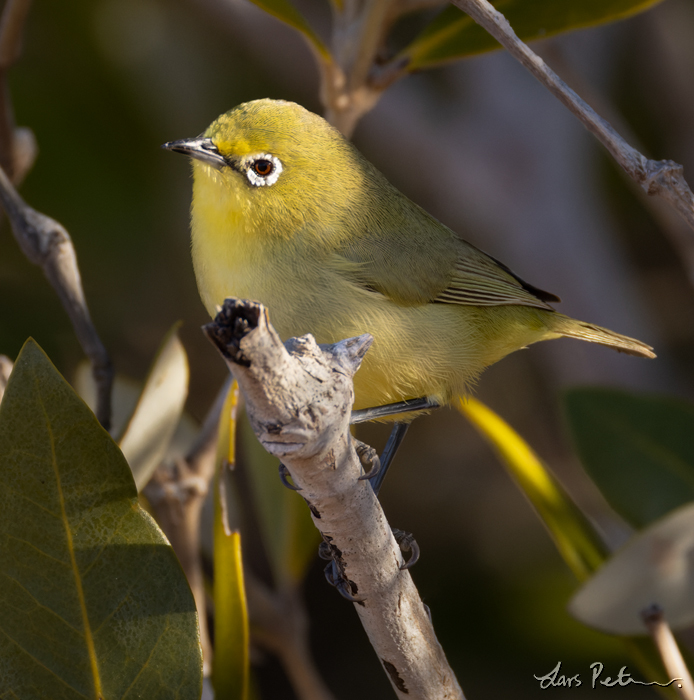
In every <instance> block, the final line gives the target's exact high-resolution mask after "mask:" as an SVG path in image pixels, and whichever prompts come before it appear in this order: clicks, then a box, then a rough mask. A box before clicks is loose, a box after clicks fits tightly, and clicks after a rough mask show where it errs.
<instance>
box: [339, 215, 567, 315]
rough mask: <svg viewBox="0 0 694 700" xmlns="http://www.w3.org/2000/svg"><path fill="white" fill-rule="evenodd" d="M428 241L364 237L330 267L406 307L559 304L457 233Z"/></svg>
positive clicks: (340, 255)
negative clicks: (458, 236) (424, 305)
mask: <svg viewBox="0 0 694 700" xmlns="http://www.w3.org/2000/svg"><path fill="white" fill-rule="evenodd" d="M442 228H443V227H442ZM426 238H430V237H429V236H426V235H425V236H423V237H420V238H417V237H412V236H407V237H400V236H398V235H397V234H395V235H393V239H391V240H390V241H386V240H384V237H362V238H361V239H360V240H359V241H358V243H357V244H352V245H350V246H349V248H343V249H342V250H340V251H339V253H336V254H333V255H332V257H331V260H330V262H329V265H330V267H331V268H332V269H333V270H334V271H336V272H338V273H339V274H341V275H342V276H345V277H348V278H350V279H351V280H352V281H353V282H354V283H355V284H357V285H359V286H360V287H362V288H364V289H367V290H369V291H371V292H378V293H380V294H382V295H384V296H386V297H388V298H389V299H390V300H391V301H393V302H395V303H397V304H402V305H407V306H410V305H422V304H430V303H443V304H464V305H468V306H503V305H509V304H511V305H520V306H534V307H537V308H540V309H551V308H552V307H551V306H549V305H548V304H547V302H558V301H560V300H559V298H558V297H556V296H555V295H554V294H550V293H549V292H544V291H542V290H541V289H538V288H537V287H534V286H532V285H530V284H528V283H527V282H524V281H523V280H522V279H521V278H520V277H518V276H517V275H516V274H515V273H513V272H512V271H511V270H509V269H508V268H507V267H506V266H505V265H504V264H503V263H500V262H498V261H497V260H495V259H494V258H492V257H491V256H489V255H487V254H486V253H483V252H482V251H481V250H479V249H478V248H475V246H473V245H471V244H470V243H467V242H466V241H463V240H461V239H459V238H455V237H453V234H452V232H451V238H450V239H448V240H445V241H444V240H442V239H441V238H438V236H437V237H436V238H438V240H436V238H435V239H434V240H431V239H430V240H426ZM431 238H433V237H431Z"/></svg>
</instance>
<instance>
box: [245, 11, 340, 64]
mask: <svg viewBox="0 0 694 700" xmlns="http://www.w3.org/2000/svg"><path fill="white" fill-rule="evenodd" d="M251 2H252V3H253V4H254V5H257V6H258V7H259V8H260V9H261V10H264V11H265V12H267V13H268V14H269V15H272V16H273V17H276V18H277V19H278V20H280V21H281V22H284V23H285V24H288V25H289V26H290V27H292V28H293V29H296V30H297V31H298V32H300V33H301V34H303V35H304V37H305V38H306V39H307V40H308V42H309V43H310V44H311V46H313V48H314V49H315V50H316V52H317V53H318V55H319V56H320V57H321V58H323V59H324V60H326V61H328V62H330V61H332V58H331V56H330V51H328V48H327V47H326V45H325V44H324V43H323V42H322V41H321V39H320V37H319V36H318V35H317V34H316V33H315V32H314V31H313V29H311V25H310V24H309V23H308V22H307V21H306V20H305V19H304V17H303V15H302V14H301V13H300V12H299V11H298V10H297V9H296V8H295V7H294V5H292V4H291V3H290V2H289V1H288V0H251Z"/></svg>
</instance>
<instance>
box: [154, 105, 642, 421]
mask: <svg viewBox="0 0 694 700" xmlns="http://www.w3.org/2000/svg"><path fill="white" fill-rule="evenodd" d="M165 147H166V148H168V149H170V150H172V151H176V152H180V153H185V154H187V155H188V156H190V157H191V158H192V159H193V166H194V185H193V203H192V250H193V263H194V267H195V274H196V277H197V283H198V287H199V290H200V295H201V297H202V300H203V302H204V304H205V306H206V308H207V310H208V311H209V313H210V314H212V315H214V313H215V306H217V305H220V304H222V302H223V301H224V299H225V298H226V297H231V296H233V297H239V298H248V299H254V300H258V301H261V302H262V303H263V304H265V305H266V306H267V307H268V309H269V311H270V321H271V322H272V324H273V325H274V327H275V328H276V330H277V331H278V333H279V334H280V336H281V337H282V339H283V340H286V339H287V338H289V337H292V336H300V335H303V334H305V333H311V334H313V336H314V337H315V338H316V340H317V342H319V343H333V342H336V341H338V340H342V339H344V338H349V337H352V336H356V335H360V334H362V333H371V334H372V335H373V337H374V343H373V346H372V348H371V349H370V350H369V352H368V353H367V354H366V356H365V358H364V361H363V364H362V367H361V369H360V370H359V371H358V372H357V373H356V375H355V377H354V391H355V404H354V408H355V409H359V408H365V407H371V406H380V405H383V404H390V403H394V402H399V401H403V400H406V399H414V398H420V397H426V398H428V399H429V400H430V401H431V402H432V403H434V402H435V403H439V404H445V403H449V402H451V401H452V400H453V399H454V398H456V397H457V396H460V395H464V394H465V392H466V391H468V390H469V389H470V386H471V385H472V384H473V383H474V381H475V380H476V379H477V377H478V376H479V374H480V372H482V370H483V369H484V368H485V367H488V366H489V365H491V364H493V363H494V362H497V361H498V360H500V359H501V358H502V357H504V356H506V355H508V354H509V353H511V352H513V351H514V350H518V349H519V348H523V347H526V346H527V345H530V344H531V343H536V342H537V341H539V340H549V339H552V338H559V337H561V336H566V337H570V338H578V339H580V340H587V341H589V342H593V343H600V344H602V345H607V346H609V347H613V348H615V349H617V350H619V351H622V352H626V353H629V354H631V355H640V356H642V357H655V355H654V354H653V352H652V349H651V348H650V347H649V346H648V345H645V344H644V343H642V342H640V341H638V340H634V339H632V338H628V337H626V336H623V335H619V334H618V333H614V332H612V331H610V330H607V329H605V328H600V327H599V326H594V325H592V324H590V323H584V322H583V321H577V320H575V319H572V318H569V317H568V316H564V315H562V314H560V313H558V312H556V311H555V310H554V309H553V308H552V307H551V306H550V302H558V301H559V299H558V298H557V297H556V296H554V295H553V294H549V293H547V292H543V291H542V290H540V289H538V288H536V287H534V286H532V285H530V284H527V283H526V282H524V281H523V280H522V279H521V278H520V277H518V276H517V275H516V274H514V273H513V272H511V270H509V269H508V268H507V267H506V266H505V265H503V264H502V263H500V262H499V261H497V260H495V259H494V258H492V257H490V256H489V255H486V254H485V253H483V252H482V251H480V250H479V249H477V248H476V247H475V246H473V245H471V244H470V243H466V242H465V241H464V240H462V239H460V238H459V237H458V236H456V234H455V233H453V231H451V230H450V229H449V228H447V227H446V226H444V225H443V224H441V223H439V222H438V221H437V220H436V219H434V218H433V217H432V216H430V215H429V214H427V212H426V211H424V210H423V209H422V208H421V207H419V206H417V205H416V204H415V203H414V202H412V201H410V200H409V199H408V198H407V197H405V196H404V195H403V194H402V193H400V192H399V191H398V190H397V189H396V188H395V187H393V186H392V185H391V184H390V183H389V182H388V180H386V178H385V177H384V176H383V175H382V174H381V173H380V172H379V171H378V170H377V169H376V168H375V167H374V166H373V165H371V163H369V162H368V161H367V160H366V159H365V158H364V157H363V156H362V155H361V154H360V153H359V152H358V151H357V149H356V148H355V147H354V146H352V145H351V144H350V143H349V142H348V141H347V140H345V139H344V138H343V136H342V135H341V134H340V133H339V132H338V131H337V130H336V129H334V128H333V127H332V126H330V125H329V124H328V123H327V122H326V121H325V120H324V119H322V118H321V117H319V116H317V115H315V114H312V113H311V112H308V111H307V110H305V109H304V108H302V107H300V106H299V105H296V104H293V103H291V102H283V101H276V100H256V101H254V102H248V103H246V104H242V105H239V106H238V107H236V108H234V109H232V110H231V111H230V112H227V113H226V114H223V115H222V116H220V117H219V118H218V119H217V120H216V121H215V122H213V123H212V124H211V126H210V127H209V128H208V129H207V131H206V132H205V133H204V134H203V135H202V136H201V137H199V138H194V139H187V140H181V141H173V142H170V143H168V144H165Z"/></svg>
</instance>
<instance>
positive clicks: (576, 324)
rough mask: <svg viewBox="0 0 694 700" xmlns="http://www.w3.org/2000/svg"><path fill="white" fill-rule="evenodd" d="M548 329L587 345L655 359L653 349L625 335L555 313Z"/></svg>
mask: <svg viewBox="0 0 694 700" xmlns="http://www.w3.org/2000/svg"><path fill="white" fill-rule="evenodd" d="M550 318H551V322H550V324H549V326H550V329H551V330H552V331H553V332H555V333H558V334H559V335H563V336H566V337H567V338H578V339H579V340H587V341H588V342H589V343H598V344H600V345H607V346H608V347H610V348H614V349H615V350H617V351H618V352H625V353H627V355H636V356H638V357H655V353H654V352H653V348H652V347H651V346H650V345H646V343H642V342H641V341H640V340H634V338H629V337H627V336H626V335H620V334H619V333H615V332H614V331H610V330H608V329H607V328H601V327H600V326H594V325H593V324H592V323H584V322H583V321H577V320H576V319H574V318H569V317H568V316H564V315H563V314H560V313H555V314H552V315H551V316H550Z"/></svg>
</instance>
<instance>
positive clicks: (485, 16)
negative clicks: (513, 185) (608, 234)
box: [451, 0, 694, 229]
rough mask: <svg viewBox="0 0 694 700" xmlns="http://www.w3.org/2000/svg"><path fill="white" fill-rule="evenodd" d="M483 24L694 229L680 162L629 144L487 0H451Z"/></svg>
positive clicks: (691, 199)
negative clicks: (650, 156) (659, 157)
mask: <svg viewBox="0 0 694 700" xmlns="http://www.w3.org/2000/svg"><path fill="white" fill-rule="evenodd" d="M451 2H452V3H453V4H454V5H455V6H456V7H458V8H459V9H461V10H463V12H465V13H466V14H468V15H470V17H472V19H473V20H475V22H477V23H478V24H479V25H481V26H482V27H484V28H485V29H486V30H487V31H488V32H489V33H490V34H491V35H492V36H493V37H494V38H495V39H496V40H497V41H498V42H499V43H500V44H501V45H502V46H503V47H504V48H506V49H507V50H508V52H509V53H510V54H511V55H512V56H513V57H514V58H516V59H517V60H518V61H520V63H522V64H523V66H525V67H526V68H527V69H528V70H529V71H530V72H531V73H532V74H533V75H534V76H535V77H536V78H537V79H538V80H539V81H540V82H541V83H542V84H543V85H544V86H545V87H546V88H547V89H548V90H549V91H550V92H551V93H552V94H553V95H554V96H555V97H556V98H557V99H558V100H560V101H561V102H562V103H563V104H564V105H565V106H566V107H568V109H569V110H570V111H571V112H573V113H574V114H575V115H576V116H577V117H578V119H580V121H581V122H582V123H583V125H584V126H585V127H586V128H587V129H588V131H590V132H591V133H592V134H593V135H594V136H595V137H596V138H597V139H598V141H600V143H602V144H603V146H605V148H607V150H608V151H609V152H610V154H611V155H612V157H613V158H614V159H615V160H616V161H617V163H619V165H620V166H621V167H622V168H623V169H624V171H625V172H626V173H627V174H628V175H629V177H631V178H632V179H633V180H634V181H635V182H637V183H638V184H639V185H640V186H641V187H642V188H643V189H644V190H645V191H646V192H647V193H648V194H650V195H659V196H660V197H662V198H663V199H665V200H666V201H667V202H669V203H670V205H671V206H673V207H674V208H675V209H676V210H677V211H678V212H679V213H680V215H681V216H682V217H683V218H684V219H685V220H686V221H687V223H688V224H689V226H690V227H691V228H692V229H694V194H692V191H691V189H690V188H689V185H688V184H687V182H686V180H685V179H684V176H683V173H682V166H681V165H678V164H677V163H675V162H673V161H671V160H657V161H656V160H649V159H648V158H646V157H645V156H643V155H642V154H641V153H639V152H638V151H637V150H636V149H635V148H632V147H631V146H630V145H629V144H628V143H627V142H626V141H625V140H624V139H623V138H622V137H621V136H620V135H619V134H618V133H617V132H616V131H615V130H614V129H613V128H612V127H611V126H610V124H608V122H606V121H605V120H604V119H603V118H602V117H601V116H600V115H598V114H597V113H596V112H595V111H594V110H593V109H592V108H591V107H590V106H589V105H587V104H586V103H585V102H584V101H583V100H582V99H581V98H580V97H579V96H578V95H577V94H576V93H575V92H574V91H573V90H572V89H571V88H570V87H569V86H568V85H566V84H565V83H564V82H563V81H562V80H561V79H560V78H559V76H558V75H557V74H556V73H554V71H552V70H551V69H550V68H549V67H548V66H547V64H546V63H545V62H544V61H543V60H542V59H541V58H540V57H539V56H538V55H537V54H536V53H534V52H533V51H532V50H531V49H530V48H528V46H527V44H524V43H523V42H522V41H521V40H520V39H519V38H518V37H517V36H516V33H515V32H514V31H513V29H512V28H511V25H510V24H509V23H508V20H507V19H506V18H505V17H504V16H503V15H502V14H501V13H500V12H498V11H497V10H495V9H494V7H492V5H491V4H490V3H489V2H487V0H451Z"/></svg>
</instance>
